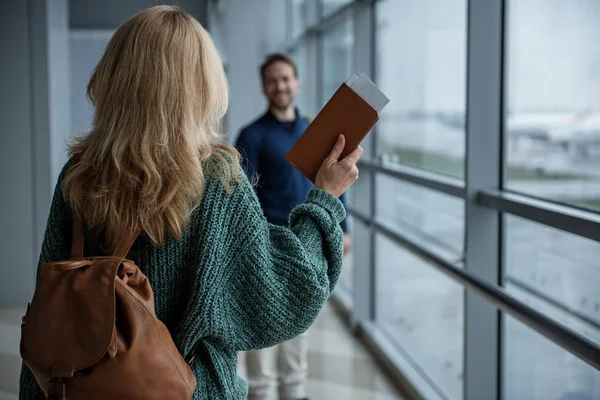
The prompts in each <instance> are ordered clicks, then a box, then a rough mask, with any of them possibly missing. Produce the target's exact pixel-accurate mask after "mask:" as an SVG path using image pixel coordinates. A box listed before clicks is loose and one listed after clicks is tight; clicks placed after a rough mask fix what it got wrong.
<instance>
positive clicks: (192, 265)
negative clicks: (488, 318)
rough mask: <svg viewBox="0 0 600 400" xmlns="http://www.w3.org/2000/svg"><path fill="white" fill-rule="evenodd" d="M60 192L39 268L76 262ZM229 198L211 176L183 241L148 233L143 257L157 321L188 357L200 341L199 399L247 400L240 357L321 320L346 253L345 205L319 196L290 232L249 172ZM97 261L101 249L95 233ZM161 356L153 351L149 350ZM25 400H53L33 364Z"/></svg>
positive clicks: (300, 211) (137, 256) (142, 241)
mask: <svg viewBox="0 0 600 400" xmlns="http://www.w3.org/2000/svg"><path fill="white" fill-rule="evenodd" d="M63 175H64V170H63V173H62V174H61V176H60V177H59V180H58V184H57V187H56V189H55V193H54V198H53V201H52V206H51V209H50V215H49V218H48V224H47V227H46V234H45V237H44V242H43V245H42V251H41V255H40V260H39V264H38V273H39V266H40V265H42V264H43V263H45V262H50V261H60V260H65V259H68V258H69V256H70V255H69V252H70V248H71V239H72V232H71V229H72V216H71V210H70V207H69V204H68V203H67V202H65V201H64V200H63V199H62V195H61V190H60V187H61V183H62V178H63ZM239 178H240V183H239V184H235V190H234V192H233V193H227V192H226V190H225V188H224V186H223V184H222V182H221V181H220V180H219V179H217V178H216V177H214V176H212V175H211V174H210V173H207V176H206V188H205V192H204V197H203V199H202V201H201V203H200V204H199V205H198V207H197V208H196V209H195V210H194V212H193V214H192V216H191V218H190V221H189V224H188V227H187V229H186V231H185V232H184V234H183V236H182V238H181V239H180V240H175V239H174V238H171V237H170V238H168V239H167V240H166V242H165V244H164V245H163V246H162V247H161V248H158V249H157V248H154V247H153V246H152V244H151V242H150V240H149V239H148V238H147V237H146V236H145V235H143V234H142V235H140V237H139V238H138V240H137V241H136V243H135V246H134V248H133V253H132V254H133V257H131V255H130V258H133V259H134V260H135V261H136V264H137V265H138V266H139V267H140V269H141V270H142V271H143V272H144V273H145V274H146V276H147V277H148V278H149V280H150V282H151V284H152V288H153V290H154V295H155V301H156V314H157V316H158V318H160V319H161V320H162V321H163V322H164V323H165V324H166V326H167V327H168V328H169V331H170V332H171V335H172V336H173V339H174V341H175V343H176V344H177V346H178V348H179V351H180V352H181V353H182V354H188V353H189V351H191V349H192V347H193V345H194V343H196V342H197V341H198V340H200V342H199V343H200V345H199V346H198V349H197V351H196V361H195V364H194V366H193V370H194V373H195V374H196V377H197V379H198V386H197V388H196V392H195V394H194V397H193V399H211V400H216V399H236V400H237V399H240V400H241V399H243V398H244V397H245V396H246V392H247V386H246V383H245V382H244V381H243V380H242V379H241V378H239V377H238V376H237V373H236V366H237V353H238V352H239V351H242V350H251V349H259V348H265V347H270V346H273V345H275V344H277V343H281V342H284V341H287V340H289V339H292V338H294V337H296V336H298V335H300V334H301V333H303V332H304V331H306V330H307V329H308V328H309V327H310V325H311V324H312V323H313V322H314V320H315V319H316V317H317V315H318V314H319V311H320V310H321V308H322V307H323V305H324V303H325V301H326V300H327V299H328V297H329V295H330V294H331V292H332V290H333V288H334V286H335V284H336V281H337V279H338V276H339V273H340V269H341V265H342V253H343V235H342V230H341V228H340V221H341V220H342V219H343V218H344V217H345V211H344V207H343V206H342V204H341V202H340V201H339V200H338V199H336V198H335V197H333V196H331V195H330V194H328V193H326V192H324V191H322V190H318V189H314V190H312V191H311V192H310V193H309V195H308V197H307V199H306V201H305V202H304V203H303V204H301V205H300V206H298V207H297V208H295V209H294V210H293V211H292V214H291V216H290V226H289V228H284V227H279V226H274V225H270V224H268V223H267V221H266V219H265V217H264V215H263V212H262V210H261V208H260V205H259V202H258V200H257V198H256V195H255V193H254V190H253V189H252V187H251V185H250V183H249V182H248V180H247V178H246V176H245V174H244V173H243V172H241V171H240V174H239ZM85 253H86V255H87V256H92V255H100V254H101V253H100V250H99V248H98V246H97V245H96V244H94V243H93V242H92V240H91V237H90V235H88V234H86V239H85ZM148 351H152V349H148ZM19 398H20V399H26V400H33V399H35V400H38V399H39V400H43V399H45V397H44V394H43V392H42V391H41V389H40V388H39V386H38V385H37V383H36V381H35V378H34V377H33V375H32V374H31V372H30V371H29V369H28V368H27V366H25V365H24V366H23V369H22V372H21V380H20V393H19Z"/></svg>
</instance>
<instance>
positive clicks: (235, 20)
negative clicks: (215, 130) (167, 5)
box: [208, 0, 285, 142]
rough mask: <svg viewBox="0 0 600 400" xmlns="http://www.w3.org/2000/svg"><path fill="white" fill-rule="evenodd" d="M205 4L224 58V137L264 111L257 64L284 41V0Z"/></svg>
mask: <svg viewBox="0 0 600 400" xmlns="http://www.w3.org/2000/svg"><path fill="white" fill-rule="evenodd" d="M221 3H222V4H223V7H222V9H220V10H219V9H215V8H214V7H209V12H208V28H209V30H210V32H211V34H212V35H213V37H214V40H215V43H216V45H217V47H218V48H219V52H220V53H221V55H222V57H223V59H224V60H225V62H226V65H227V70H228V78H229V85H230V104H229V111H228V117H227V118H228V123H227V125H228V127H229V132H227V133H228V139H229V141H230V142H233V141H234V140H235V138H236V137H237V135H238V133H239V131H240V129H241V128H242V127H243V126H244V125H246V124H248V123H249V122H251V121H252V120H254V119H255V118H256V117H258V116H259V115H260V114H262V113H264V112H265V110H266V102H265V100H264V97H263V95H262V91H261V87H260V78H259V73H258V68H259V66H260V64H261V63H262V61H263V59H264V56H265V55H266V54H267V53H270V52H273V51H282V50H283V48H284V45H285V1H282V0H252V1H248V0H228V1H221Z"/></svg>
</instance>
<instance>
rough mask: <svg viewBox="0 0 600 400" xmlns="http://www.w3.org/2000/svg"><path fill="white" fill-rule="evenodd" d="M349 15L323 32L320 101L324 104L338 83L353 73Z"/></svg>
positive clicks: (351, 34) (338, 85)
mask: <svg viewBox="0 0 600 400" xmlns="http://www.w3.org/2000/svg"><path fill="white" fill-rule="evenodd" d="M352 27H353V23H352V19H351V18H350V16H345V18H344V19H343V20H341V21H339V22H337V23H336V24H335V25H334V26H333V27H332V28H331V29H330V30H327V31H326V32H324V33H323V37H322V49H323V50H322V51H323V64H322V65H323V73H322V77H323V84H322V85H321V98H320V103H321V105H324V104H325V103H327V101H328V100H329V99H330V98H331V96H332V95H333V94H334V93H335V91H336V90H337V89H338V88H339V87H340V84H341V83H342V82H344V81H345V80H346V79H348V78H349V77H350V75H352V74H353V73H354V70H353V66H352V64H353V62H352V58H353V55H354V32H353V30H352Z"/></svg>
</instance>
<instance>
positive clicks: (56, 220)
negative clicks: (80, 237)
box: [19, 166, 72, 400]
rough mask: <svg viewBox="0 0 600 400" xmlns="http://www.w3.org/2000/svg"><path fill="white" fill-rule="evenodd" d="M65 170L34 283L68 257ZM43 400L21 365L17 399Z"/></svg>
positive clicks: (47, 225) (69, 241)
mask: <svg viewBox="0 0 600 400" xmlns="http://www.w3.org/2000/svg"><path fill="white" fill-rule="evenodd" d="M66 169H67V168H66V166H65V168H63V171H62V173H61V174H60V176H59V178H58V182H57V184H56V188H55V189H54V197H53V198H52V204H51V206H50V213H49V215H48V222H47V223H46V233H45V234H44V241H43V243H42V250H41V252H40V258H39V261H38V266H37V274H36V281H37V277H39V273H40V268H41V266H42V265H43V264H44V263H46V262H50V261H60V260H66V259H68V258H69V256H70V249H71V236H72V233H71V226H72V222H71V221H72V219H71V218H72V217H71V210H70V208H69V205H68V204H67V203H66V202H65V201H64V200H63V196H62V179H63V176H64V174H65V171H66ZM45 398H46V396H45V395H44V392H43V391H42V389H40V387H39V385H38V384H37V381H36V380H35V377H34V376H33V374H32V373H31V371H30V370H29V368H28V367H27V365H25V364H24V363H23V365H22V367H21V377H20V380H19V399H20V400H44V399H45Z"/></svg>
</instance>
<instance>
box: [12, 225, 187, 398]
mask: <svg viewBox="0 0 600 400" xmlns="http://www.w3.org/2000/svg"><path fill="white" fill-rule="evenodd" d="M138 235H139V230H138V231H137V232H135V233H133V234H131V235H127V236H126V237H125V239H124V240H122V241H121V242H120V245H119V247H118V248H117V250H116V251H115V253H114V255H112V256H107V257H87V258H84V257H83V227H82V224H81V221H80V220H79V219H78V218H74V223H73V247H72V252H71V257H72V259H71V260H68V261H59V262H50V263H47V264H45V265H43V266H42V270H41V272H40V276H39V280H38V283H37V287H36V290H35V294H34V296H33V300H32V301H31V304H30V306H28V308H27V313H26V315H25V317H23V326H22V333H21V356H22V357H23V360H24V361H25V363H26V364H27V366H28V367H29V368H30V369H31V371H32V372H33V374H34V375H35V378H36V379H37V382H38V384H39V385H40V387H41V388H42V390H43V391H44V393H45V394H46V395H47V396H48V397H47V398H48V399H66V398H67V397H68V398H69V399H71V400H79V399H85V400H95V399H98V400H100V399H102V400H106V399H111V400H112V399H128V400H136V399H144V400H148V399H157V400H158V399H160V400H164V399H170V400H179V399H181V400H183V399H187V400H189V399H190V398H191V397H192V396H193V394H194V390H195V388H196V377H195V376H194V374H193V372H192V370H191V368H190V365H191V363H192V362H193V358H192V359H191V360H188V361H189V365H188V363H186V360H184V358H183V357H182V356H181V354H180V353H179V351H178V350H177V347H176V346H175V343H173V340H172V338H171V336H170V334H169V331H168V330H167V327H166V326H165V325H164V324H163V323H162V322H161V321H159V320H158V318H157V317H156V314H155V311H154V294H153V292H152V288H151V287H150V283H149V282H148V279H147V278H146V276H145V275H144V274H143V273H142V272H141V271H140V270H139V268H138V267H137V266H136V265H135V264H134V263H133V262H132V261H129V260H127V259H125V257H126V256H127V253H128V252H129V249H130V248H131V246H132V245H133V242H134V241H135V239H136V238H137V236H138ZM193 353H194V350H192V353H191V354H192V356H193Z"/></svg>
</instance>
